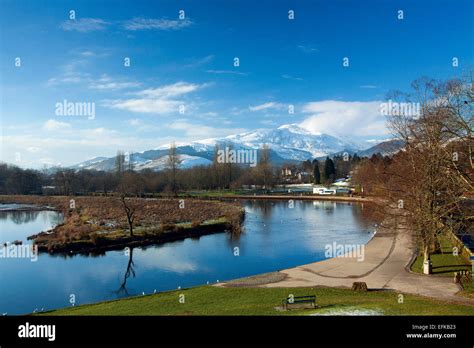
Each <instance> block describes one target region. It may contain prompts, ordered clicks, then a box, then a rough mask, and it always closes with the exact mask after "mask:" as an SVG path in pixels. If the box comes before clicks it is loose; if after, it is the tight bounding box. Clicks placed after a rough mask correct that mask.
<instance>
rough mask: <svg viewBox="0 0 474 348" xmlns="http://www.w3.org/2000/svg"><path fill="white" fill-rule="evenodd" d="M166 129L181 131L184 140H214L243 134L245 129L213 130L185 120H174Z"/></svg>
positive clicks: (213, 128)
mask: <svg viewBox="0 0 474 348" xmlns="http://www.w3.org/2000/svg"><path fill="white" fill-rule="evenodd" d="M168 128H170V129H173V130H179V131H183V132H184V134H185V137H186V140H196V139H206V138H216V137H222V136H228V135H229V134H234V133H243V132H245V131H246V129H243V128H215V127H211V126H204V125H200V124H197V123H190V122H188V121H187V120H184V119H181V120H176V121H174V122H172V123H170V124H169V125H168Z"/></svg>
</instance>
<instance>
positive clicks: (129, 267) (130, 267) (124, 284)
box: [114, 248, 135, 296]
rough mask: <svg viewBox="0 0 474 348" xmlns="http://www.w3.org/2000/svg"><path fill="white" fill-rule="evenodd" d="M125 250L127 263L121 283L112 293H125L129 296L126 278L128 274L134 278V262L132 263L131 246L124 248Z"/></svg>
mask: <svg viewBox="0 0 474 348" xmlns="http://www.w3.org/2000/svg"><path fill="white" fill-rule="evenodd" d="M125 252H126V253H128V254H129V255H128V263H127V268H126V270H125V273H124V276H123V280H122V283H121V284H120V287H119V288H118V290H116V291H115V292H114V293H115V294H117V295H126V296H130V294H129V293H128V290H127V280H128V278H129V277H130V276H132V278H135V269H134V268H133V267H134V266H135V264H134V263H133V248H127V249H125Z"/></svg>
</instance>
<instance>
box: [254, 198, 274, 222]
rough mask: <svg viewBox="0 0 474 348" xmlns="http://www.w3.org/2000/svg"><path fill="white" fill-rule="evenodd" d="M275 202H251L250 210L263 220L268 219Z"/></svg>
mask: <svg viewBox="0 0 474 348" xmlns="http://www.w3.org/2000/svg"><path fill="white" fill-rule="evenodd" d="M275 204H276V202H274V201H267V200H255V201H252V208H253V209H255V210H256V211H258V212H259V214H260V215H261V217H262V219H263V220H268V219H270V217H271V215H272V210H273V207H274V205H275Z"/></svg>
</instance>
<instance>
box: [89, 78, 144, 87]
mask: <svg viewBox="0 0 474 348" xmlns="http://www.w3.org/2000/svg"><path fill="white" fill-rule="evenodd" d="M139 86H140V83H138V82H128V81H115V80H114V79H112V78H111V77H110V76H108V75H102V76H101V77H100V78H99V79H97V80H92V81H91V82H90V84H89V88H91V89H99V90H119V89H125V88H135V87H139Z"/></svg>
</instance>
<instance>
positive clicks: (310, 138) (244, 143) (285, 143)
mask: <svg viewBox="0 0 474 348" xmlns="http://www.w3.org/2000/svg"><path fill="white" fill-rule="evenodd" d="M263 144H267V145H268V146H269V148H270V159H271V161H272V162H274V163H277V164H282V163H285V162H287V163H288V162H296V161H304V160H308V159H309V160H312V159H314V158H321V157H326V156H329V155H331V154H335V153H342V152H345V151H347V152H349V153H354V152H359V151H360V150H361V149H360V147H359V146H357V145H356V144H355V143H353V142H351V141H349V140H345V139H342V138H339V137H335V136H332V135H329V134H323V133H317V134H315V133H311V132H309V131H307V130H306V129H303V128H301V127H299V126H298V125H295V124H289V125H283V126H281V127H278V128H275V129H263V130H257V131H252V132H246V133H241V134H235V135H229V136H227V137H223V138H210V139H204V140H198V141H193V142H190V143H176V144H175V145H176V148H177V153H178V154H180V155H181V159H182V161H183V162H182V164H181V167H182V168H189V167H192V166H195V165H207V164H210V163H212V160H213V158H214V152H215V149H216V146H218V147H219V148H225V147H226V146H229V147H232V148H233V149H235V150H239V149H255V150H259V149H261V147H262V145H263ZM169 147H170V145H169V144H167V145H162V146H160V147H158V148H156V149H153V150H148V151H143V152H139V153H134V154H133V155H132V156H131V160H132V162H133V164H134V168H135V169H136V170H142V169H152V170H162V169H164V168H165V166H166V156H167V154H168V149H169ZM114 166H115V158H114V157H111V158H104V157H97V158H94V159H92V160H89V161H86V162H82V163H79V164H77V165H75V166H73V167H72V168H75V169H81V168H83V169H97V170H113V169H114Z"/></svg>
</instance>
